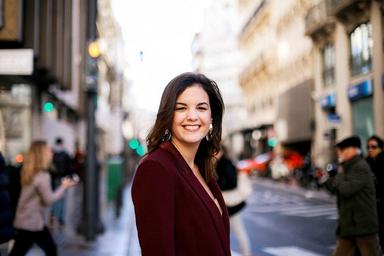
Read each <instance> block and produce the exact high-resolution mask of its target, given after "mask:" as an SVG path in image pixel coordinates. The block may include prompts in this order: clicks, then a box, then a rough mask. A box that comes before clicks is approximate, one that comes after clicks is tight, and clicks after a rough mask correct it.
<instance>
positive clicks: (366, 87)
mask: <svg viewBox="0 0 384 256" xmlns="http://www.w3.org/2000/svg"><path fill="white" fill-rule="evenodd" d="M372 93H373V87H372V80H365V81H364V82H361V83H359V84H357V85H354V86H351V87H349V88H348V98H349V100H350V101H355V100H358V99H361V98H364V97H367V96H371V95H372Z"/></svg>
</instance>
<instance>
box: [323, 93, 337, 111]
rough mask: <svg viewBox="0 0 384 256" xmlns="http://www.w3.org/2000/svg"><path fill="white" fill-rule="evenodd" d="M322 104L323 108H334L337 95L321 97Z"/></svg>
mask: <svg viewBox="0 0 384 256" xmlns="http://www.w3.org/2000/svg"><path fill="white" fill-rule="evenodd" d="M320 106H321V107H322V108H333V107H335V106H336V95H335V94H334V93H333V94H329V95H327V96H325V97H323V98H321V99H320Z"/></svg>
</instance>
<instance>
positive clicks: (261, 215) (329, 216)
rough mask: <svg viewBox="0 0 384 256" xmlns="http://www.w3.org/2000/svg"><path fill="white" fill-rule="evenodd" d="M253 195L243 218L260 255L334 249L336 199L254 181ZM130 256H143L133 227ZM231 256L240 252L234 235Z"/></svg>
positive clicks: (310, 255)
mask: <svg viewBox="0 0 384 256" xmlns="http://www.w3.org/2000/svg"><path fill="white" fill-rule="evenodd" d="M254 189H255V190H254V192H253V194H252V196H251V198H250V199H249V202H248V206H247V207H246V209H245V210H244V211H243V218H244V221H245V225H246V228H247V231H248V233H249V237H250V240H251V245H252V252H253V255H257V256H263V255H265V256H271V255H275V256H298V255H300V256H322V255H324V256H326V255H330V254H331V252H332V249H333V248H334V246H335V241H336V240H335V235H334V233H335V232H334V231H335V225H336V218H337V211H336V207H335V206H336V204H335V200H334V198H331V197H329V196H328V195H327V194H325V193H322V192H312V191H311V192H309V191H306V190H303V189H300V188H297V187H292V186H289V185H287V186H285V185H282V184H280V183H276V182H271V181H270V180H264V179H261V180H260V179H257V180H254ZM132 234H133V237H131V238H130V244H129V248H130V249H129V253H128V255H137V256H138V255H140V249H139V245H138V243H137V237H136V230H135V228H134V226H132ZM231 247H232V255H233V256H239V255H240V254H239V249H238V245H237V242H236V239H235V237H234V236H232V235H231Z"/></svg>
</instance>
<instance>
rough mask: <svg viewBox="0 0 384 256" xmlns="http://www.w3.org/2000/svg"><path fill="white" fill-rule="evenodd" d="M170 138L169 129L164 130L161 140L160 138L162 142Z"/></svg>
mask: <svg viewBox="0 0 384 256" xmlns="http://www.w3.org/2000/svg"><path fill="white" fill-rule="evenodd" d="M171 138H172V134H171V133H170V132H169V130H168V129H167V130H165V132H164V134H163V136H162V138H161V140H162V141H163V142H165V141H170V140H171Z"/></svg>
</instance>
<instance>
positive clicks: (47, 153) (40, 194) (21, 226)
mask: <svg viewBox="0 0 384 256" xmlns="http://www.w3.org/2000/svg"><path fill="white" fill-rule="evenodd" d="M51 161H52V150H51V148H50V147H49V146H48V145H47V143H46V142H45V141H34V142H33V143H32V145H31V147H30V148H29V151H28V154H27V156H26V159H25V162H24V165H23V168H22V171H21V187H22V188H21V194H20V198H19V202H18V205H17V210H16V217H15V221H14V226H15V228H16V231H17V233H16V238H15V243H14V246H13V248H12V251H11V253H10V255H11V256H12V255H15V256H20V255H25V254H26V253H27V252H28V251H29V249H30V248H31V247H32V246H33V244H34V243H36V244H37V245H38V246H39V247H41V249H43V251H44V252H45V254H46V255H50V256H51V255H52V256H54V255H57V248H56V244H55V242H54V240H53V238H52V235H51V233H50V232H49V230H48V228H47V226H46V223H45V216H46V213H47V212H46V211H47V210H48V207H49V206H50V205H51V204H52V203H53V202H55V201H57V200H58V199H60V197H62V196H63V194H64V192H65V190H66V189H67V188H69V187H71V186H73V185H75V184H76V182H74V181H72V180H71V179H70V178H67V177H66V178H63V179H62V182H61V184H60V186H59V187H58V188H57V190H55V191H52V188H51V177H50V175H49V173H48V168H49V166H50V164H51Z"/></svg>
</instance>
